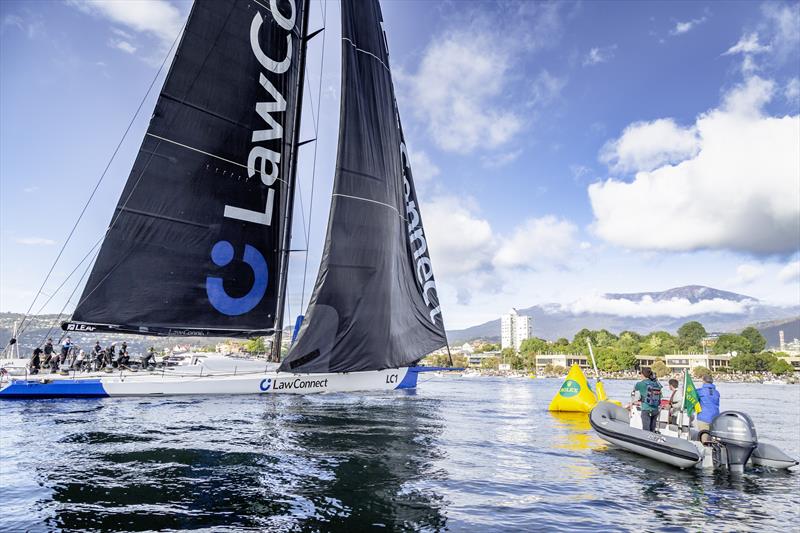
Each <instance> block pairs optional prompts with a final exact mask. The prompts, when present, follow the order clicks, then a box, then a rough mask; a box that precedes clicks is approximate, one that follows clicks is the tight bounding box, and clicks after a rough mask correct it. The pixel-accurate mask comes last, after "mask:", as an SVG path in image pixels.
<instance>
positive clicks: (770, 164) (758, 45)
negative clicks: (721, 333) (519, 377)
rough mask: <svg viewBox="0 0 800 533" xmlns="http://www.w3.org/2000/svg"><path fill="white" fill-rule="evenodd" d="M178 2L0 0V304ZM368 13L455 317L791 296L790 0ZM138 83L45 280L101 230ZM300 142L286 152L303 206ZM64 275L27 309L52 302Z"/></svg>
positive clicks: (179, 12) (334, 86) (331, 11)
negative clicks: (727, 293) (665, 299)
mask: <svg viewBox="0 0 800 533" xmlns="http://www.w3.org/2000/svg"><path fill="white" fill-rule="evenodd" d="M189 7H190V4H189V3H186V2H175V1H172V2H167V1H159V2H156V1H153V2H133V3H129V2H114V3H96V2H86V1H80V0H75V1H69V2H55V1H53V2H19V3H15V2H3V3H2V4H0V23H1V24H2V27H1V29H0V68H2V76H0V310H2V311H9V310H10V311H24V310H26V309H27V308H28V306H29V305H30V302H31V299H32V298H33V295H34V294H35V293H36V290H37V289H38V287H39V284H40V283H41V281H42V280H43V279H44V276H45V275H46V273H47V271H48V269H49V267H50V264H51V263H52V261H53V259H54V258H55V256H56V254H57V253H58V250H59V247H60V244H61V243H62V242H63V240H64V239H65V238H66V236H67V233H68V232H69V228H70V227H71V226H72V223H73V222H74V220H75V218H76V217H77V215H78V213H79V211H80V208H81V207H82V205H83V203H84V202H85V200H86V198H87V197H88V195H89V194H90V192H91V188H92V187H93V185H94V183H95V182H96V181H97V179H98V177H99V176H100V174H101V173H102V172H103V169H104V167H105V165H106V163H107V162H108V160H109V158H110V156H111V154H112V152H113V151H114V149H115V147H116V144H117V142H118V141H119V139H120V137H121V136H122V133H123V132H124V131H125V128H126V127H127V125H128V122H129V121H130V119H131V117H132V116H133V114H134V112H135V110H136V108H137V106H138V104H139V101H140V100H141V99H142V97H143V96H144V94H145V92H146V90H147V87H148V85H149V84H150V82H151V81H152V80H153V78H154V76H155V75H156V72H157V71H158V67H159V65H160V64H161V61H162V60H163V58H164V56H165V55H166V53H167V51H168V50H169V48H170V45H171V43H172V41H173V39H174V38H175V36H176V35H177V33H178V31H179V30H180V27H181V25H182V24H183V21H184V20H185V17H186V15H187V14H188V11H189ZM383 11H384V19H385V28H386V31H387V37H388V39H389V47H390V53H391V55H390V61H391V66H392V70H393V72H394V78H395V86H396V91H397V94H398V99H399V105H400V112H401V117H402V120H403V123H404V128H405V130H406V137H407V139H408V142H409V145H410V148H411V157H412V167H413V169H414V172H415V176H416V177H417V181H418V187H419V188H420V195H421V199H422V210H423V217H424V220H425V224H426V232H427V233H428V235H429V241H430V247H431V256H432V259H433V261H434V269H435V273H436V276H437V280H438V285H439V290H440V294H441V295H442V297H443V303H444V306H443V309H444V317H445V320H446V322H447V325H448V327H451V328H452V327H464V326H468V325H472V324H475V323H479V322H482V321H484V320H488V319H492V318H496V317H497V315H499V314H500V313H503V312H505V311H507V309H508V308H509V307H511V306H516V307H527V306H530V305H535V304H539V303H545V302H557V303H560V304H562V305H563V306H564V307H565V308H567V309H572V310H575V311H576V312H578V311H581V310H602V311H605V312H611V313H623V312H624V313H628V314H631V313H633V314H655V313H662V312H667V313H670V314H673V315H674V316H686V317H689V316H691V315H692V313H696V312H701V311H703V312H705V311H709V310H716V311H719V312H741V311H742V308H741V307H736V306H734V307H735V308H733V307H731V305H730V304H729V303H725V302H721V301H720V302H716V303H715V302H711V303H708V304H704V305H705V306H706V307H705V308H703V309H699V308H696V307H692V305H691V304H689V303H688V302H672V303H671V304H670V305H669V307H668V308H667V307H663V308H661V307H659V306H658V305H657V304H648V303H646V302H645V303H643V304H642V305H641V306H640V307H639V308H637V309H631V308H630V307H626V308H625V309H624V310H623V309H618V308H616V307H615V306H614V305H615V304H614V303H613V302H612V301H609V300H606V299H604V298H603V297H602V294H603V293H605V292H637V291H650V290H662V289H666V288H669V287H673V286H678V285H685V284H704V285H710V286H713V287H716V288H721V289H727V290H734V291H737V292H742V293H745V294H748V295H751V296H753V297H755V298H759V299H762V300H766V301H768V302H771V303H777V304H781V305H798V304H800V252H798V249H800V81H799V80H798V78H799V77H800V4H798V3H797V2H788V3H779V2H777V3H757V2H731V3H724V2H710V3H702V2H692V3H690V2H664V3H654V2H641V3H634V2H619V3H615V2H582V3H566V2H564V3H540V2H522V3H518V2H461V1H460V2H441V3H434V2H427V1H420V2H415V1H396V2H392V1H386V2H384V3H383ZM323 12H325V13H326V15H327V17H328V19H327V24H326V26H327V30H326V32H325V53H324V62H322V61H321V56H322V54H321V52H322V37H321V36H320V37H317V38H316V39H315V40H314V41H313V42H312V45H311V49H310V56H309V85H310V87H311V90H310V91H309V93H307V94H311V95H312V96H311V98H307V100H306V103H307V109H306V110H305V113H304V136H307V137H311V136H313V122H312V120H311V116H312V113H311V106H312V105H313V106H314V107H316V104H317V103H318V102H317V90H318V87H321V98H322V105H321V111H320V115H319V118H320V124H319V129H320V132H319V135H318V138H319V141H318V150H317V173H316V187H315V197H314V209H313V212H312V217H311V223H310V226H311V238H310V249H311V252H310V255H309V267H308V278H309V280H308V282H307V287H306V290H305V292H303V290H302V278H303V263H304V258H303V257H302V255H300V254H298V255H297V256H296V258H295V261H294V263H293V268H292V271H291V275H290V277H291V286H290V291H289V293H290V294H289V296H290V302H289V303H290V312H291V314H296V312H297V311H298V309H300V308H301V307H302V306H303V305H304V304H305V303H307V299H308V296H309V294H308V293H309V290H310V288H309V286H310V285H311V284H312V283H313V279H314V277H315V275H316V268H317V265H318V262H319V250H320V247H321V242H322V239H323V236H324V226H325V223H326V221H327V208H328V203H329V194H330V188H331V179H332V175H333V163H334V158H335V149H336V132H337V120H338V101H339V94H338V92H339V80H338V70H339V53H340V50H339V22H338V3H336V2H329V3H328V4H327V5H324V6H323V5H322V4H321V3H320V2H318V1H317V0H314V1H312V19H311V24H310V26H311V28H317V27H320V26H321V25H322V14H323ZM320 73H321V84H320ZM162 79H163V74H162V76H160V77H159V78H158V80H157V82H156V88H158V87H160V84H161V81H162ZM155 97H156V92H155V91H154V93H152V94H150V96H149V97H148V99H147V100H146V102H145V104H144V106H143V110H142V112H141V114H140V115H139V116H138V118H137V119H136V120H135V121H134V124H133V127H132V129H131V131H130V133H129V135H128V137H127V138H126V140H125V142H124V143H123V145H122V148H121V149H120V152H119V154H118V155H117V157H116V158H115V160H114V162H113V163H112V165H111V167H110V168H109V171H108V173H107V176H106V178H105V180H104V182H103V184H102V185H101V187H100V189H99V190H98V192H97V195H96V197H95V199H94V201H93V202H92V205H91V207H90V210H89V212H88V213H87V215H86V216H85V217H84V219H83V220H82V222H81V224H80V225H79V227H78V231H77V232H76V234H75V236H74V237H73V240H72V241H71V242H70V246H69V248H68V249H67V251H66V252H65V255H64V257H63V258H62V260H61V261H60V262H59V264H58V266H57V267H56V269H55V271H54V274H53V276H52V279H51V280H50V281H49V282H48V284H47V286H46V288H45V292H46V293H47V294H51V293H52V292H53V290H55V288H56V287H58V286H59V284H61V282H62V281H63V280H64V279H65V277H66V276H67V275H68V274H69V272H70V271H71V270H72V269H73V268H74V266H75V265H76V264H77V262H78V261H80V259H81V258H82V257H83V256H84V254H86V252H87V251H88V250H89V249H90V248H91V246H92V245H93V244H94V242H95V240H96V239H97V238H98V237H99V236H100V235H101V234H102V231H103V229H104V228H105V226H106V225H107V223H108V221H109V219H110V217H111V214H112V210H113V208H114V206H115V204H116V201H117V198H118V195H119V193H120V191H121V189H122V187H123V184H124V180H125V179H126V177H127V174H128V171H129V169H130V165H131V163H132V161H133V159H134V157H135V154H136V151H137V150H138V146H139V143H140V142H141V139H142V136H143V134H144V131H145V129H146V127H147V121H148V118H149V114H150V111H151V110H152V107H153V102H154V99H155ZM314 112H315V113H316V109H315V110H314ZM312 153H313V151H311V150H309V151H307V152H305V153H304V155H303V157H302V158H301V176H300V178H301V187H302V192H303V205H304V206H305V207H306V211H307V208H308V203H309V192H310V189H311V187H310V182H311V171H310V169H311V166H312V162H313V161H312V156H311V154H312ZM305 216H306V217H307V216H308V213H307V212H306V213H305ZM302 224H303V217H300V216H298V217H297V224H296V230H295V244H296V245H297V246H298V247H299V246H302V245H304V244H305V243H304V240H305V239H304V235H303V234H304V231H303V229H302ZM79 272H81V271H79ZM73 286H74V283H73V282H72V281H70V282H68V283H67V284H66V285H65V289H62V291H61V292H59V293H58V294H56V296H55V297H54V298H53V300H52V301H51V303H50V304H48V305H47V306H46V307H45V308H44V310H45V311H51V312H58V311H59V310H60V309H61V308H62V307H64V305H65V302H66V300H67V297H68V296H69V292H71V290H72V287H73ZM303 294H304V298H302V296H303ZM301 300H302V302H301ZM43 303H44V300H41V299H40V300H39V302H38V303H37V304H36V305H35V306H34V310H36V311H38V310H39V308H40V307H41V304H43ZM742 305H746V304H742ZM66 307H67V309H69V308H70V306H69V304H67V305H66Z"/></svg>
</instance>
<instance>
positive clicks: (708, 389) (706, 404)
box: [695, 374, 720, 431]
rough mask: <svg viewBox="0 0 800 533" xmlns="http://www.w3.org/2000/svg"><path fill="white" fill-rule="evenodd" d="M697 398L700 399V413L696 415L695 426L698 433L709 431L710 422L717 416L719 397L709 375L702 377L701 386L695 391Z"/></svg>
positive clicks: (712, 379)
mask: <svg viewBox="0 0 800 533" xmlns="http://www.w3.org/2000/svg"><path fill="white" fill-rule="evenodd" d="M697 396H698V398H700V412H699V413H698V414H697V420H695V424H696V425H697V429H699V430H700V431H702V430H706V431H707V430H709V429H711V422H713V421H714V419H715V418H716V417H717V415H718V414H719V398H720V396H719V391H718V390H717V386H716V385H714V378H713V377H711V374H706V375H704V376H703V386H702V387H700V388H699V389H697Z"/></svg>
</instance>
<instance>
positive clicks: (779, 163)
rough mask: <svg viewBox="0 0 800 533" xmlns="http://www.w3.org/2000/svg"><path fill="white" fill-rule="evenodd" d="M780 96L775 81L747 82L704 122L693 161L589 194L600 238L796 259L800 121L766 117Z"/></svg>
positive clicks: (591, 190) (599, 185)
mask: <svg viewBox="0 0 800 533" xmlns="http://www.w3.org/2000/svg"><path fill="white" fill-rule="evenodd" d="M774 92H775V84H774V83H773V82H772V81H769V80H764V79H761V78H759V77H756V76H754V77H751V78H749V79H748V80H746V82H745V83H744V84H742V85H740V86H737V87H735V88H734V89H732V90H731V91H729V92H728V93H727V94H726V95H725V97H724V99H723V102H722V104H721V106H720V107H718V108H716V109H712V110H710V111H708V112H707V113H705V114H703V115H701V116H700V117H698V119H697V120H696V123H695V125H694V129H695V130H696V132H697V138H698V139H699V151H698V152H697V153H696V155H694V156H692V157H689V158H687V159H685V160H684V161H681V162H680V163H678V164H677V165H674V166H672V165H664V166H661V167H658V168H656V169H654V170H652V171H649V172H648V171H642V172H639V173H637V174H636V177H635V179H634V180H633V182H630V183H627V182H623V181H619V180H615V179H608V180H606V181H605V182H600V183H594V184H592V185H590V186H589V191H588V192H589V198H590V201H591V204H592V209H593V211H594V215H595V222H594V223H593V230H594V231H595V233H596V234H597V235H598V236H600V237H601V238H603V239H605V240H607V241H609V242H611V243H614V244H618V245H621V246H624V247H627V248H633V249H643V250H670V251H687V250H698V249H729V250H734V251H741V252H746V253H755V254H774V253H792V252H794V251H795V250H796V247H797V238H798V232H797V220H798V218H800V202H798V198H800V148H798V147H800V116H798V115H795V116H784V117H772V116H767V115H765V114H764V112H763V109H762V108H763V106H764V104H766V103H767V102H768V101H769V100H770V98H771V97H772V96H773V93H774ZM644 146H646V147H647V146H649V145H648V144H647V143H644ZM650 153H651V151H650V150H645V151H644V154H642V155H643V156H647V155H648V154H650ZM638 157H639V156H638V155H637V154H635V153H634V154H632V155H631V159H632V160H636V159H637V158H638ZM642 158H643V159H647V158H646V157H642Z"/></svg>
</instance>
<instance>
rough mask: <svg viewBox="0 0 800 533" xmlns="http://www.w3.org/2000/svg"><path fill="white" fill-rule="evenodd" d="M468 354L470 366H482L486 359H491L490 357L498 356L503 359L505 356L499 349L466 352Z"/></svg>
mask: <svg viewBox="0 0 800 533" xmlns="http://www.w3.org/2000/svg"><path fill="white" fill-rule="evenodd" d="M466 355H467V364H468V365H469V366H481V363H482V362H483V360H484V359H489V358H490V357H496V358H497V359H500V360H502V359H503V356H502V355H500V351H499V350H494V351H491V352H481V353H472V354H466Z"/></svg>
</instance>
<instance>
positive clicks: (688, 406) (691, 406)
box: [683, 371, 702, 416]
mask: <svg viewBox="0 0 800 533" xmlns="http://www.w3.org/2000/svg"><path fill="white" fill-rule="evenodd" d="M684 387H686V394H685V395H684V398H683V409H684V410H685V411H686V412H687V413H689V415H690V416H691V415H692V414H693V413H699V412H700V411H702V409H701V408H700V397H699V396H698V395H697V389H696V388H694V383H693V382H692V377H691V376H690V375H689V372H688V371H687V372H686V381H685V384H684Z"/></svg>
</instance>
